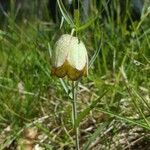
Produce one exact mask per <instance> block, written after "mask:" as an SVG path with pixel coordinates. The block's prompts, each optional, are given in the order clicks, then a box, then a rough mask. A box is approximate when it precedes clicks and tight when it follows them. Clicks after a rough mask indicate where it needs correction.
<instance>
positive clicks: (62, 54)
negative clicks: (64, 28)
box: [52, 34, 88, 81]
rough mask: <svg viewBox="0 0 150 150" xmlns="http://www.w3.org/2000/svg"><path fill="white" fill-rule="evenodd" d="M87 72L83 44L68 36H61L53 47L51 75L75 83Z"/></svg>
mask: <svg viewBox="0 0 150 150" xmlns="http://www.w3.org/2000/svg"><path fill="white" fill-rule="evenodd" d="M87 72H88V55H87V50H86V48H85V45H84V44H83V42H82V41H80V40H79V39H78V38H77V37H74V36H71V35H69V34H64V35H62V36H61V37H60V38H59V40H58V41H57V42H56V44H55V46H54V54H53V66H52V74H53V75H56V76H57V77H59V78H63V77H65V76H68V78H69V79H71V80H73V81H75V80H77V79H79V78H80V77H82V76H86V75H87Z"/></svg>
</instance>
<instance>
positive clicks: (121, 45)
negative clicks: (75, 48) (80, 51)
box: [0, 0, 150, 150]
mask: <svg viewBox="0 0 150 150" xmlns="http://www.w3.org/2000/svg"><path fill="white" fill-rule="evenodd" d="M39 2H40V1H36V0H35V1H29V0H28V1H25V2H24V5H23V8H22V9H21V10H17V9H15V5H14V3H13V1H12V3H11V7H10V11H9V12H8V14H7V15H6V16H5V17H4V16H2V12H0V13H1V14H0V15H1V20H0V26H1V27H0V149H11V148H12V149H16V148H15V147H17V146H18V145H19V141H20V139H24V138H25V136H26V135H25V133H24V129H25V128H33V127H34V128H35V127H36V129H37V130H38V131H36V130H34V132H37V136H36V138H35V139H33V140H34V142H33V143H32V144H33V145H34V146H36V147H40V148H41V149H42V148H43V149H69V150H70V149H74V142H73V138H74V133H73V131H72V119H71V118H72V117H71V115H72V112H71V109H72V108H71V100H70V99H69V97H68V94H70V89H69V88H70V86H69V85H70V83H69V81H67V80H66V78H65V79H64V80H61V79H58V78H55V77H52V76H51V53H52V51H53V45H54V43H55V41H56V40H57V39H58V37H59V36H60V35H61V34H64V33H71V31H72V26H71V24H68V23H70V22H69V21H68V22H67V21H66V20H65V21H64V22H63V25H62V27H61V28H60V27H59V24H54V23H53V22H52V20H51V17H50V16H49V14H48V10H47V1H46V0H43V1H42V2H41V3H40V5H39V4H38V3H39ZM94 2H95V1H93V5H91V6H90V7H91V11H90V17H89V20H88V21H87V22H85V23H84V24H82V23H80V24H79V25H78V26H77V28H76V29H79V30H78V32H77V36H78V37H79V38H80V39H82V41H84V43H85V45H86V48H87V50H88V54H89V59H90V60H91V61H90V69H89V75H88V77H87V78H83V79H82V80H81V81H80V82H79V89H78V110H79V112H78V113H79V119H78V123H79V124H80V146H81V147H82V148H83V149H85V150H86V149H104V150H107V149H112V150H113V149H136V150H137V149H141V147H142V150H144V149H145V150H148V149H149V147H150V142H149V141H150V134H149V130H150V28H149V24H150V19H149V12H150V11H149V9H147V8H148V6H149V5H148V4H149V3H147V4H146V5H145V7H144V11H143V14H142V17H141V20H140V21H139V22H132V21H131V20H130V21H131V24H130V25H128V24H127V22H126V21H127V20H128V19H130V14H129V13H128V14H127V15H126V17H125V19H124V21H122V20H121V18H119V14H118V15H117V17H118V19H114V17H113V16H112V15H110V14H109V15H108V17H106V18H102V16H101V13H102V12H103V9H102V8H101V7H100V6H99V8H96V4H95V3H94ZM39 6H40V7H39ZM62 11H63V10H62ZM106 12H107V13H109V12H108V11H106ZM65 15H66V14H65ZM64 17H65V16H64ZM93 18H94V19H93ZM72 21H73V19H72ZM66 92H67V93H68V94H67V93H66ZM78 123H77V124H78ZM140 146H141V147H140ZM40 148H39V149H40Z"/></svg>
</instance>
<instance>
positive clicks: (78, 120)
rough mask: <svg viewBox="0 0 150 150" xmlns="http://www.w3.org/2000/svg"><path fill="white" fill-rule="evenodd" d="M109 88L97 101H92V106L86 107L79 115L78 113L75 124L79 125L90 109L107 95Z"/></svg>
mask: <svg viewBox="0 0 150 150" xmlns="http://www.w3.org/2000/svg"><path fill="white" fill-rule="evenodd" d="M108 91H109V90H106V91H105V92H104V93H103V94H102V95H101V96H99V97H98V98H97V99H96V100H95V101H93V102H92V103H91V105H90V106H88V107H87V108H85V109H84V110H83V111H82V112H81V113H80V114H79V115H78V118H77V120H76V124H75V126H79V123H80V122H81V120H82V119H83V118H85V117H86V116H87V115H88V114H89V113H90V111H91V110H92V109H93V108H95V107H96V105H97V104H98V103H99V102H100V101H101V99H102V98H103V97H104V96H105V95H106V93H107V92H108Z"/></svg>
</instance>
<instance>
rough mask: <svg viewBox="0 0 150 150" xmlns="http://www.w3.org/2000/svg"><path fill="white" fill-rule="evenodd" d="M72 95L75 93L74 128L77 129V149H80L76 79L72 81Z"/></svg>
mask: <svg viewBox="0 0 150 150" xmlns="http://www.w3.org/2000/svg"><path fill="white" fill-rule="evenodd" d="M72 95H73V103H72V105H73V123H74V130H75V134H76V138H75V141H76V149H77V150H79V149H80V148H79V128H78V127H77V126H76V120H77V117H78V114H77V88H76V85H75V81H73V82H72Z"/></svg>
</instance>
